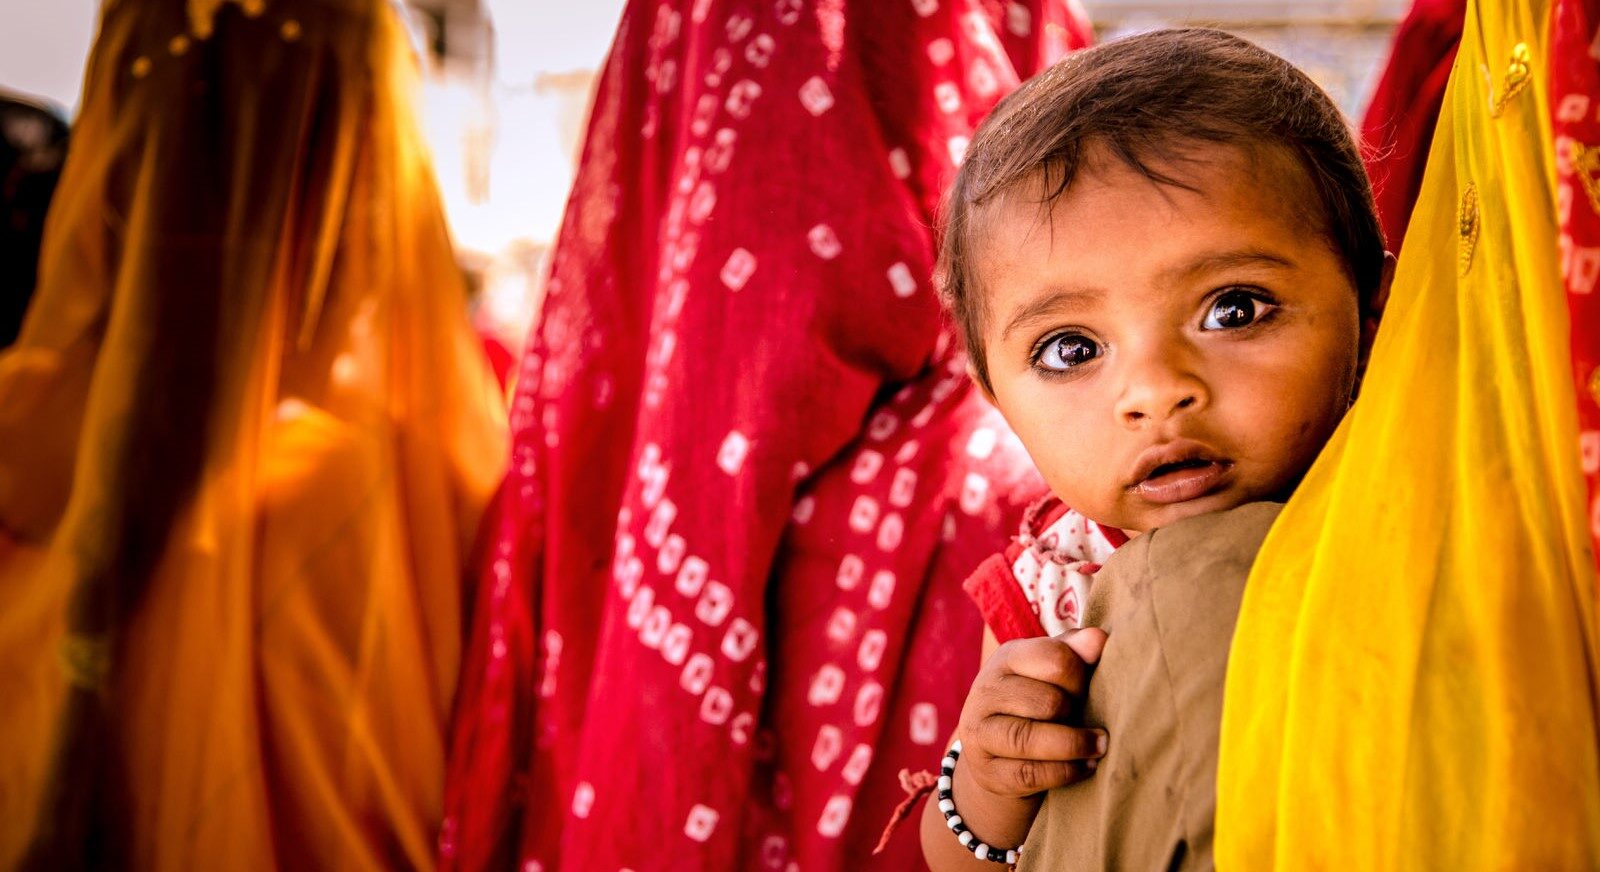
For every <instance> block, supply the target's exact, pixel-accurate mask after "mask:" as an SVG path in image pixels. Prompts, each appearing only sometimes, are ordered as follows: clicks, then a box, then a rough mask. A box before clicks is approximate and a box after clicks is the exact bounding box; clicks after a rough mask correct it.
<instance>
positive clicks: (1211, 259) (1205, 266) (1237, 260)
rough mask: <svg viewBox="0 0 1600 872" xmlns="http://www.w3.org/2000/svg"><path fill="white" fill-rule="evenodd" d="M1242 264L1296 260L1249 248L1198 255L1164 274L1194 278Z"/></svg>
mask: <svg viewBox="0 0 1600 872" xmlns="http://www.w3.org/2000/svg"><path fill="white" fill-rule="evenodd" d="M1242 266H1275V267H1293V266H1294V261H1292V260H1289V259H1288V258H1286V257H1283V256H1282V255H1278V254H1273V253H1272V252H1270V251H1263V250H1261V249H1255V248H1247V249H1240V250H1239V251H1223V252H1217V253H1215V254H1207V255H1203V256H1201V257H1197V258H1195V259H1194V260H1191V261H1189V262H1188V263H1186V264H1182V265H1180V266H1176V267H1173V268H1172V269H1170V270H1167V272H1166V274H1165V275H1163V276H1162V278H1163V280H1165V281H1181V280H1183V279H1193V278H1196V277H1198V276H1203V275H1206V274H1208V273H1214V272H1221V271H1223V270H1228V269H1237V268H1238V267H1242Z"/></svg>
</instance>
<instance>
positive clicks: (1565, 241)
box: [1550, 0, 1600, 555]
mask: <svg viewBox="0 0 1600 872" xmlns="http://www.w3.org/2000/svg"><path fill="white" fill-rule="evenodd" d="M1596 28H1600V0H1557V3H1556V5H1555V10H1554V11H1553V12H1552V20H1551V39H1550V44H1551V63H1550V112H1551V115H1552V121H1553V126H1554V132H1555V137H1556V155H1557V159H1556V214H1557V217H1558V219H1559V220H1560V223H1561V235H1560V246H1561V275H1562V278H1563V279H1565V281H1566V284H1567V306H1568V310H1569V311H1570V312H1571V313H1572V376H1573V379H1574V380H1575V381H1576V384H1577V395H1578V430H1579V433H1578V449H1579V457H1580V458H1581V460H1582V464H1583V474H1584V477H1585V479H1587V482H1588V485H1589V499H1590V508H1589V535H1590V536H1591V537H1592V538H1593V540H1594V541H1593V543H1592V545H1593V547H1594V551H1595V554H1596V555H1600V296H1597V295H1596V294H1595V286H1596V284H1600V117H1597V115H1596V112H1597V109H1600V106H1596V105H1595V100H1596V99H1597V98H1600V64H1596V62H1595V50H1594V39H1595V35H1596Z"/></svg>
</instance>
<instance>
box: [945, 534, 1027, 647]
mask: <svg viewBox="0 0 1600 872" xmlns="http://www.w3.org/2000/svg"><path fill="white" fill-rule="evenodd" d="M1007 557H1008V555H1007V554H996V555H994V556H993V557H990V558H989V559H988V560H985V561H984V562H983V563H982V564H981V565H980V566H979V567H978V570H977V571H976V572H974V573H972V577H970V578H968V579H967V580H966V581H965V582H963V583H962V588H963V589H964V590H965V591H966V592H967V596H968V597H970V598H971V599H972V601H973V602H974V603H976V604H977V606H978V611H979V612H980V613H981V614H982V615H983V623H984V626H987V627H988V628H989V630H990V631H991V632H993V633H994V636H995V638H996V639H998V640H1000V642H1001V644H1004V643H1006V642H1010V641H1011V640H1013V639H1034V638H1037V637H1039V636H1043V635H1046V634H1045V631H1044V626H1043V625H1042V624H1040V623H1039V616H1038V615H1037V614H1035V613H1034V611H1033V606H1032V605H1031V604H1030V603H1029V602H1028V597H1027V595H1026V594H1024V593H1023V592H1022V587H1021V586H1020V585H1018V584H1017V579H1016V577H1015V576H1014V575H1013V574H1012V572H1011V561H1010V560H1009V559H1007Z"/></svg>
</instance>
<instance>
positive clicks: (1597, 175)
mask: <svg viewBox="0 0 1600 872" xmlns="http://www.w3.org/2000/svg"><path fill="white" fill-rule="evenodd" d="M1566 144H1567V160H1568V161H1570V162H1571V163H1572V174H1573V175H1575V176H1577V177H1578V184H1579V185H1582V186H1583V193H1584V194H1585V195H1586V196H1587V197H1588V198H1589V208H1590V209H1593V210H1594V212H1595V214H1596V215H1600V148H1593V147H1590V146H1587V145H1584V144H1583V143H1581V142H1579V141H1577V140H1576V139H1569V140H1567V141H1566Z"/></svg>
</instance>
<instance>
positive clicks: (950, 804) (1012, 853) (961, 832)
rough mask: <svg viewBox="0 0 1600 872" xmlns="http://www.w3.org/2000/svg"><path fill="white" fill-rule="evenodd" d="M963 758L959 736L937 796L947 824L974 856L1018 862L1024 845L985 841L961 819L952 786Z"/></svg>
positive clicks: (947, 757) (947, 754) (942, 770)
mask: <svg viewBox="0 0 1600 872" xmlns="http://www.w3.org/2000/svg"><path fill="white" fill-rule="evenodd" d="M960 759H961V740H960V739H957V740H956V741H955V742H954V743H953V744H952V745H951V746H950V750H949V751H946V752H945V755H944V760H942V761H940V763H939V787H938V793H937V796H938V799H939V811H940V812H942V813H943V814H944V825H945V826H947V827H949V828H950V832H952V833H955V834H956V838H957V839H958V840H960V842H961V847H963V848H966V849H967V850H969V851H971V852H972V856H974V857H977V858H978V859H979V860H988V861H989V862H991V863H1004V864H1006V865H1007V866H1015V865H1017V858H1018V857H1020V856H1022V846H1021V845H1018V846H1016V847H1015V848H1010V849H1007V848H996V847H994V846H992V845H985V844H984V843H983V842H981V841H979V840H978V837H977V836H974V835H973V834H972V830H969V829H967V825H966V823H965V822H964V821H962V820H961V815H960V814H959V813H957V812H956V800H955V794H954V793H953V791H952V790H951V786H952V785H953V784H954V783H955V777H956V761H957V760H960Z"/></svg>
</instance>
